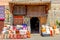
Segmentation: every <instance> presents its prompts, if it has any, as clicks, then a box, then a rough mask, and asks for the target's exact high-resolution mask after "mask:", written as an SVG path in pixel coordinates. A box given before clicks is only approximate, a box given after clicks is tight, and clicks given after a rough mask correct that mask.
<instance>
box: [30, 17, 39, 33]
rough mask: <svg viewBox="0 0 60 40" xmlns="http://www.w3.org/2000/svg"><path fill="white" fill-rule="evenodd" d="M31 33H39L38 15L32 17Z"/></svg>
mask: <svg viewBox="0 0 60 40" xmlns="http://www.w3.org/2000/svg"><path fill="white" fill-rule="evenodd" d="M30 24H31V33H39V19H38V17H32V18H31V19H30Z"/></svg>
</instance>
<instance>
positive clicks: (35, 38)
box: [22, 34, 60, 40]
mask: <svg viewBox="0 0 60 40" xmlns="http://www.w3.org/2000/svg"><path fill="white" fill-rule="evenodd" d="M22 40H60V35H54V36H53V37H42V36H40V35H39V34H34V35H33V34H32V37H31V38H28V39H22Z"/></svg>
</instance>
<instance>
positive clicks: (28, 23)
mask: <svg viewBox="0 0 60 40" xmlns="http://www.w3.org/2000/svg"><path fill="white" fill-rule="evenodd" d="M24 24H27V26H28V27H27V28H28V31H29V32H30V30H31V29H30V18H29V17H26V16H24Z"/></svg>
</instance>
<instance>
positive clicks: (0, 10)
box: [0, 6, 5, 20]
mask: <svg viewBox="0 0 60 40" xmlns="http://www.w3.org/2000/svg"><path fill="white" fill-rule="evenodd" d="M4 19H5V6H0V20H4Z"/></svg>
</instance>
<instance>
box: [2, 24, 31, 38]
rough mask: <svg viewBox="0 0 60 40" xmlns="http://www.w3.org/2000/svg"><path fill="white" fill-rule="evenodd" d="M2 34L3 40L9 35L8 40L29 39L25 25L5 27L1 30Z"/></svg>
mask: <svg viewBox="0 0 60 40" xmlns="http://www.w3.org/2000/svg"><path fill="white" fill-rule="evenodd" d="M2 34H4V35H5V36H4V38H7V37H6V35H10V36H9V38H10V39H13V38H15V39H20V38H30V37H31V35H30V32H29V31H28V30H27V25H26V24H23V25H17V26H12V25H7V26H6V27H4V28H3V31H2Z"/></svg>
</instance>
